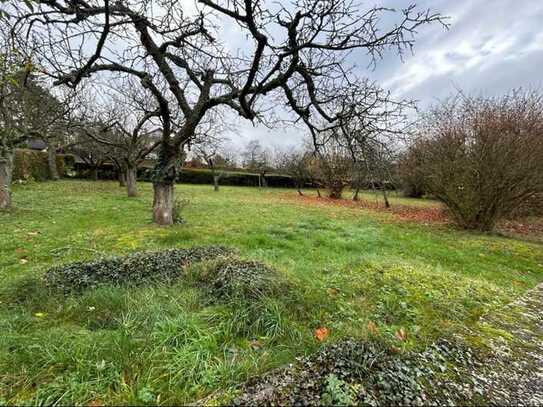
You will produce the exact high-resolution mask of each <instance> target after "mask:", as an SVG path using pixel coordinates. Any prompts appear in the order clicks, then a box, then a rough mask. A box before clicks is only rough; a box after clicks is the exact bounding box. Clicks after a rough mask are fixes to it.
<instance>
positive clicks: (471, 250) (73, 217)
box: [0, 181, 543, 404]
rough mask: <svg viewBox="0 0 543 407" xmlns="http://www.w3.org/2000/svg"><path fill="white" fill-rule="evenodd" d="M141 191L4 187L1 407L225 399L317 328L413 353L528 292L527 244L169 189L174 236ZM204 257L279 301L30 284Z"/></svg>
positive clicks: (167, 289) (293, 203) (536, 258)
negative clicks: (106, 263)
mask: <svg viewBox="0 0 543 407" xmlns="http://www.w3.org/2000/svg"><path fill="white" fill-rule="evenodd" d="M140 190H141V192H142V193H141V196H140V197H138V198H135V199H134V198H127V197H126V196H125V191H124V190H123V189H121V188H119V187H118V186H117V185H116V183H113V182H85V181H60V182H56V183H52V182H51V183H42V184H32V185H24V186H17V187H16V188H15V193H14V198H15V203H16V209H14V210H13V211H11V212H10V213H0V248H1V250H0V276H1V279H2V280H1V281H2V284H1V286H0V332H2V334H1V335H0V404H6V403H9V404H30V403H31V404H52V403H60V404H93V403H94V404H98V403H108V404H146V403H148V404H183V403H189V402H191V401H195V400H198V399H200V398H202V397H206V396H208V395H209V394H212V393H213V392H215V391H220V392H221V394H223V393H225V394H229V393H231V394H234V391H235V390H234V389H235V387H236V386H237V385H238V384H239V383H241V382H242V381H244V380H246V379H247V378H248V377H250V376H253V375H255V374H258V373H260V372H264V371H266V370H268V369H271V368H273V367H276V366H279V365H281V364H284V363H286V362H288V361H290V360H292V359H293V357H294V356H297V355H302V354H307V353H310V352H313V351H315V350H316V349H317V347H318V346H319V345H320V343H319V342H318V341H316V340H315V338H314V336H313V333H314V330H315V329H316V328H319V327H326V328H328V329H329V332H330V337H329V338H328V339H327V341H333V340H336V339H339V338H342V337H346V336H355V337H361V338H364V337H366V336H367V335H368V334H369V333H368V330H370V331H372V332H373V334H375V333H377V334H378V335H379V336H381V337H382V339H383V340H385V341H388V342H390V343H392V344H394V346H396V347H399V348H402V349H417V348H423V347H425V346H426V345H427V344H428V343H430V342H432V341H434V340H435V339H436V338H438V337H442V336H447V335H451V334H453V333H459V332H462V331H463V330H465V329H466V328H475V329H476V327H477V324H476V321H477V320H478V318H479V317H480V316H481V315H483V314H485V313H487V312H489V311H492V310H495V309H497V308H498V307H500V306H503V305H504V304H506V303H508V302H510V301H511V300H512V299H514V298H516V297H518V296H519V295H520V294H521V293H522V292H524V291H525V290H527V289H528V288H531V287H533V286H534V285H535V284H536V283H538V282H541V281H543V250H542V246H541V245H540V244H536V243H528V242H523V241H520V240H513V239H506V238H503V237H497V236H492V235H480V234H473V233H467V232H463V231H458V230H455V229H453V228H451V227H448V226H425V225H418V224H415V223H408V222H398V221H397V220H395V219H394V218H393V217H392V216H391V215H388V214H380V213H376V212H372V211H370V210H364V209H358V208H349V207H339V206H325V205H319V206H308V205H307V204H302V203H301V202H298V201H297V200H296V199H294V196H295V194H296V193H295V192H294V191H286V190H276V189H274V190H258V189H254V188H236V187H222V188H221V191H220V192H219V193H214V192H213V191H212V190H211V187H210V186H206V185H203V186H189V185H179V186H178V187H177V190H176V193H177V195H179V196H183V197H187V198H189V199H190V200H191V205H190V206H189V207H188V208H187V209H186V213H185V217H186V219H187V224H185V225H176V226H173V227H170V228H161V227H157V226H155V225H152V224H151V223H150V204H151V202H152V194H151V186H150V184H141V185H140ZM364 197H365V198H366V199H373V198H370V197H369V196H368V195H365V196H364ZM398 202H400V201H399V200H395V199H392V204H394V203H398ZM410 202H413V201H410V200H406V199H402V200H401V203H402V204H406V203H410ZM416 202H417V203H415V204H417V205H420V204H421V203H420V202H423V203H422V204H423V205H429V204H431V203H428V202H424V201H416ZM210 244H221V245H226V246H229V247H233V248H236V249H237V250H239V253H240V255H241V256H242V257H246V258H250V259H255V260H260V261H263V262H265V263H266V264H268V265H269V266H272V267H274V268H276V269H277V270H278V271H279V272H280V273H281V274H282V275H283V276H284V278H285V279H286V280H288V281H289V286H290V287H292V290H290V291H288V292H283V293H281V295H276V296H269V297H266V298H263V299H261V300H260V301H258V302H248V301H243V300H239V299H237V300H232V301H223V302H213V301H210V298H209V296H208V295H207V294H206V292H205V291H204V290H202V289H201V288H199V287H197V286H194V285H192V284H190V283H189V282H188V281H185V280H183V279H181V280H180V281H179V282H177V283H175V284H173V285H171V284H170V285H169V286H166V285H162V286H161V285H150V286H140V287H137V288H123V287H103V288H99V289H95V290H88V291H85V292H84V293H82V294H77V295H76V294H73V295H67V296H63V295H52V294H51V293H50V292H48V291H47V290H45V288H44V286H43V283H42V281H41V279H40V276H42V275H43V273H44V272H45V270H47V268H49V267H50V266H52V265H56V264H61V263H67V262H71V261H79V260H85V259H93V258H96V257H97V256H99V255H105V254H108V255H109V254H127V253H130V252H133V251H136V250H158V249H161V248H172V247H188V246H193V245H210ZM370 322H372V323H371V324H370ZM400 328H403V330H402V332H403V333H406V335H407V338H405V335H404V334H402V335H399V336H400V338H401V339H403V340H401V339H399V338H398V337H397V336H398V335H396V334H397V332H398V330H399V329H400Z"/></svg>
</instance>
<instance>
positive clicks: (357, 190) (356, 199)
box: [353, 188, 360, 201]
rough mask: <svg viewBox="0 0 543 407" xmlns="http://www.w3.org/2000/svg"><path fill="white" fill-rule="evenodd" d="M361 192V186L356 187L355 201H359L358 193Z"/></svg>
mask: <svg viewBox="0 0 543 407" xmlns="http://www.w3.org/2000/svg"><path fill="white" fill-rule="evenodd" d="M359 192H360V188H356V189H355V190H354V195H353V201H358V193H359Z"/></svg>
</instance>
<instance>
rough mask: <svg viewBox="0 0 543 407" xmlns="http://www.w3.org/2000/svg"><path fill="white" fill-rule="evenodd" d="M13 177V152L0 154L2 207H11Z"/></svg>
mask: <svg viewBox="0 0 543 407" xmlns="http://www.w3.org/2000/svg"><path fill="white" fill-rule="evenodd" d="M12 177H13V152H11V151H10V152H7V153H5V154H4V155H3V156H0V209H9V208H11V179H12Z"/></svg>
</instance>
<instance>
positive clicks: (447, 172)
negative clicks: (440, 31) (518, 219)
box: [413, 91, 543, 230]
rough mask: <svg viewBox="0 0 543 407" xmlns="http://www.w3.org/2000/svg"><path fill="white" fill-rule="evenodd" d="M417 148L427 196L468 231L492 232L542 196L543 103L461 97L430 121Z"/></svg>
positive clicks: (513, 97)
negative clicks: (535, 197)
mask: <svg viewBox="0 0 543 407" xmlns="http://www.w3.org/2000/svg"><path fill="white" fill-rule="evenodd" d="M420 131H421V134H422V136H423V137H422V140H421V141H419V143H418V144H416V145H414V146H413V149H414V154H416V155H417V157H418V159H419V169H420V171H421V173H422V174H423V176H424V185H425V186H426V188H427V189H428V192H429V193H431V194H433V195H434V196H436V197H437V198H438V199H440V200H441V201H443V202H444V203H445V205H446V206H447V207H448V209H449V211H450V212H451V214H452V216H453V217H454V219H455V220H456V221H457V223H458V224H459V225H460V226H462V227H464V228H467V229H479V230H492V229H493V228H494V226H495V224H496V222H497V221H499V220H500V219H503V218H505V217H507V216H510V215H511V214H512V213H513V212H514V210H515V209H516V208H518V207H520V206H523V205H524V204H525V203H526V202H527V201H528V200H530V199H531V198H532V197H533V196H535V195H536V194H540V193H542V192H543V97H542V96H540V95H538V94H536V93H535V92H520V91H514V92H512V93H510V94H508V95H506V96H504V97H501V98H483V97H465V96H459V97H457V98H455V99H451V100H448V101H446V102H444V103H442V104H441V105H440V106H438V107H436V108H434V109H433V110H432V111H430V112H429V113H428V114H426V115H425V116H424V120H423V124H422V127H421V129H420Z"/></svg>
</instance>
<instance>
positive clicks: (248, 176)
mask: <svg viewBox="0 0 543 407" xmlns="http://www.w3.org/2000/svg"><path fill="white" fill-rule="evenodd" d="M139 178H140V179H141V180H145V181H151V171H150V170H147V171H144V172H143V173H142V174H141V177H139ZM258 178H259V176H258V174H253V173H249V172H233V171H232V172H230V171H225V172H224V174H223V176H222V177H221V179H220V181H219V184H220V185H230V186H251V187H255V186H258ZM177 182H178V183H182V184H213V175H212V172H211V171H210V170H208V169H192V168H183V169H182V170H181V171H180V172H179V174H178V175H177ZM266 183H267V185H268V186H269V187H278V188H293V187H294V186H295V185H294V181H293V180H292V178H291V177H289V176H286V175H279V174H270V175H266Z"/></svg>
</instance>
